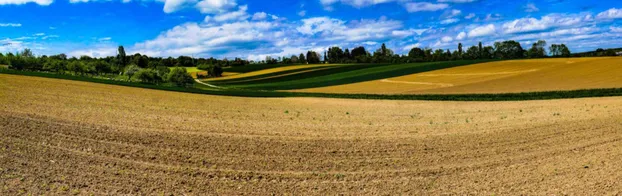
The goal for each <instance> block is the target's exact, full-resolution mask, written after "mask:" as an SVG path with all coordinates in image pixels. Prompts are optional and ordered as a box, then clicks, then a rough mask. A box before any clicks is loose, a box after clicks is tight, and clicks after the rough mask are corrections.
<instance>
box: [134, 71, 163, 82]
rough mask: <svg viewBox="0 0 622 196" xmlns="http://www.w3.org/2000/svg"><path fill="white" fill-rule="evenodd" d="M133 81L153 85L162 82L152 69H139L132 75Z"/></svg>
mask: <svg viewBox="0 0 622 196" xmlns="http://www.w3.org/2000/svg"><path fill="white" fill-rule="evenodd" d="M134 79H135V80H138V81H141V82H143V83H154V84H159V83H161V82H162V78H161V77H160V76H159V75H158V73H157V72H156V71H155V70H152V69H141V70H139V71H138V72H136V73H135V74H134Z"/></svg>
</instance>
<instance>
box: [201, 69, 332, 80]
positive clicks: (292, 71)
mask: <svg viewBox="0 0 622 196" xmlns="http://www.w3.org/2000/svg"><path fill="white" fill-rule="evenodd" d="M335 66H343V65H335ZM330 67H331V66H317V67H307V68H301V69H292V70H286V71H279V72H273V73H266V74H261V75H255V76H249V77H242V78H233V79H224V80H214V81H209V83H210V84H212V83H213V84H227V83H237V82H245V81H250V80H257V79H261V78H266V77H274V76H279V75H285V74H292V73H296V72H301V71H310V70H318V69H327V68H330Z"/></svg>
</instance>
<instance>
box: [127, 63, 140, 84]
mask: <svg viewBox="0 0 622 196" xmlns="http://www.w3.org/2000/svg"><path fill="white" fill-rule="evenodd" d="M138 71H140V67H138V65H134V64H131V65H129V66H127V68H125V75H127V76H128V80H130V79H131V78H132V76H134V74H136V73H137V72H138Z"/></svg>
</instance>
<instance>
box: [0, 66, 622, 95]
mask: <svg viewBox="0 0 622 196" xmlns="http://www.w3.org/2000/svg"><path fill="white" fill-rule="evenodd" d="M0 74H12V75H23V76H36V77H45V78H55V79H65V80H76V81H85V82H93V83H102V84H111V85H120V86H129V87H138V88H147V89H155V90H166V91H175V92H185V93H197V94H206V95H223V96H236V97H320V98H344V99H381V100H431V101H525V100H546V99H569V98H585V97H611V96H622V88H607V89H583V90H571V91H546V92H524V93H500V94H454V95H376V94H333V93H302V92H279V91H253V90H217V89H211V88H209V87H206V86H203V85H200V84H197V85H198V86H197V88H182V87H175V86H163V85H151V84H141V83H135V82H126V81H114V80H106V79H98V78H89V77H80V76H71V75H60V74H53V73H43V72H26V71H15V70H6V69H0Z"/></svg>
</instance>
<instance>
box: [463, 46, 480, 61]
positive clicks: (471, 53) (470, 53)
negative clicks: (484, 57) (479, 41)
mask: <svg viewBox="0 0 622 196" xmlns="http://www.w3.org/2000/svg"><path fill="white" fill-rule="evenodd" d="M479 51H480V50H479V47H477V46H471V47H470V48H469V49H467V51H466V53H465V54H464V56H463V57H464V58H465V59H479V58H480V56H479V54H480V52H479Z"/></svg>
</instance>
